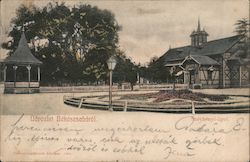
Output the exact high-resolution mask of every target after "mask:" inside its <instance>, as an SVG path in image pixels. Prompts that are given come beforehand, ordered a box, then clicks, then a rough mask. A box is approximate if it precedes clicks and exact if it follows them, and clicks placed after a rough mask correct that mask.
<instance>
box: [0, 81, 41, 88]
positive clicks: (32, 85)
mask: <svg viewBox="0 0 250 162" xmlns="http://www.w3.org/2000/svg"><path fill="white" fill-rule="evenodd" d="M4 87H5V88H39V82H30V83H29V82H5V83H4Z"/></svg>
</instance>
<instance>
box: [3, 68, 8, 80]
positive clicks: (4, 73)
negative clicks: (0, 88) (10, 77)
mask: <svg viewBox="0 0 250 162" xmlns="http://www.w3.org/2000/svg"><path fill="white" fill-rule="evenodd" d="M6 70H7V66H6V65H5V66H4V69H3V81H4V82H6Z"/></svg>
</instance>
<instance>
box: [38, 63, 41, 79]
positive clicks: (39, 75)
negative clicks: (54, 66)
mask: <svg viewBox="0 0 250 162" xmlns="http://www.w3.org/2000/svg"><path fill="white" fill-rule="evenodd" d="M40 79H41V74H40V67H39V66H38V67H37V81H38V82H40Z"/></svg>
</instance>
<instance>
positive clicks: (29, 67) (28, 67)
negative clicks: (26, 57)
mask: <svg viewBox="0 0 250 162" xmlns="http://www.w3.org/2000/svg"><path fill="white" fill-rule="evenodd" d="M26 68H27V69H28V81H29V88H30V69H31V66H30V65H28V66H26Z"/></svg>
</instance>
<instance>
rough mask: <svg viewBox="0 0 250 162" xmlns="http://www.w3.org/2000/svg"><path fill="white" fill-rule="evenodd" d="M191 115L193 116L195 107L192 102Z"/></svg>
mask: <svg viewBox="0 0 250 162" xmlns="http://www.w3.org/2000/svg"><path fill="white" fill-rule="evenodd" d="M192 114H193V115H194V114H195V106H194V102H193V101H192Z"/></svg>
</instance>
